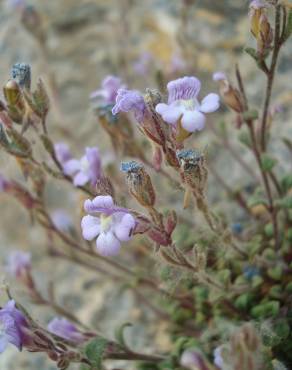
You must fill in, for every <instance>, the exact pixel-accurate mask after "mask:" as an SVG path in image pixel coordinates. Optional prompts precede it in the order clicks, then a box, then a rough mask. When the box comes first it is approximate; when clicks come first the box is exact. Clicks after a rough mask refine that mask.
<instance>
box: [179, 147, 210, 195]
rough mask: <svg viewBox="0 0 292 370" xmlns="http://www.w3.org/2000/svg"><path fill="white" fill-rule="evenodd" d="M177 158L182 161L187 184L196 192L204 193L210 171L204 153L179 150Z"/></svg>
mask: <svg viewBox="0 0 292 370" xmlns="http://www.w3.org/2000/svg"><path fill="white" fill-rule="evenodd" d="M177 158H178V160H179V161H180V165H181V168H182V170H183V174H184V179H185V182H186V184H187V185H188V186H189V187H190V188H191V189H192V190H193V191H195V192H198V193H201V194H202V193H204V190H205V187H206V184H207V178H208V171H207V168H206V163H205V158H204V155H203V154H202V153H200V152H198V151H196V150H192V149H188V150H185V149H183V150H179V151H178V152H177Z"/></svg>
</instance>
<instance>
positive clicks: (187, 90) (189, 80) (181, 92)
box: [167, 76, 201, 104]
mask: <svg viewBox="0 0 292 370" xmlns="http://www.w3.org/2000/svg"><path fill="white" fill-rule="evenodd" d="M200 89H201V82H200V80H199V79H197V78H196V77H189V76H186V77H183V78H178V79H177V80H174V81H170V82H169V83H168V84H167V90H168V104H171V103H173V102H175V101H177V100H190V99H194V98H196V97H197V96H198V94H199V92H200Z"/></svg>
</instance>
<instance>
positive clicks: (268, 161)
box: [261, 154, 277, 172]
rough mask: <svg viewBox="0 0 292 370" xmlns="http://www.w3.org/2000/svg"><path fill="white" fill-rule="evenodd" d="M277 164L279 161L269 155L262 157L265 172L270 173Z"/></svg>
mask: <svg viewBox="0 0 292 370" xmlns="http://www.w3.org/2000/svg"><path fill="white" fill-rule="evenodd" d="M276 163H277V160H276V159H275V158H272V157H271V156H269V155H268V154H263V155H262V156H261V164H262V169H263V170H264V171H265V172H270V171H271V170H272V169H273V168H274V166H275V165H276Z"/></svg>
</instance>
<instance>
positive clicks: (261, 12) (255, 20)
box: [249, 0, 273, 55]
mask: <svg viewBox="0 0 292 370" xmlns="http://www.w3.org/2000/svg"><path fill="white" fill-rule="evenodd" d="M267 8H268V4H267V3H266V2H265V1H262V0H254V1H252V2H251V4H250V7H249V17H250V29H251V33H252V34H253V36H254V37H255V39H256V40H257V51H258V53H259V54H260V55H263V54H264V52H265V50H267V49H268V48H269V47H270V45H271V43H272V41H273V30H272V28H271V25H270V23H269V21H268V18H267V16H266V10H267Z"/></svg>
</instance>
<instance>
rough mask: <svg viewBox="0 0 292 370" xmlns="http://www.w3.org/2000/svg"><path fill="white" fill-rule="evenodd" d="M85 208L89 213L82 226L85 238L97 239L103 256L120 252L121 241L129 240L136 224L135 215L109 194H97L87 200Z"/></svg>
mask: <svg viewBox="0 0 292 370" xmlns="http://www.w3.org/2000/svg"><path fill="white" fill-rule="evenodd" d="M84 210H85V211H86V212H87V213H93V214H98V216H92V215H90V214H89V215H87V216H84V217H83V218H82V221H81V227H82V234H83V237H84V239H86V240H93V239H94V238H96V237H97V239H96V247H97V250H98V252H99V253H100V254H101V255H103V256H113V255H116V254H118V252H119V250H120V247H121V242H126V241H129V240H130V239H131V238H132V232H133V230H134V228H135V226H136V221H135V219H134V217H133V216H132V215H131V214H130V213H129V212H128V210H127V209H126V208H121V207H118V206H116V205H114V202H113V198H112V197H111V196H109V195H106V196H97V197H96V198H94V199H93V200H89V199H88V200H86V201H85V203H84Z"/></svg>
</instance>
